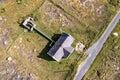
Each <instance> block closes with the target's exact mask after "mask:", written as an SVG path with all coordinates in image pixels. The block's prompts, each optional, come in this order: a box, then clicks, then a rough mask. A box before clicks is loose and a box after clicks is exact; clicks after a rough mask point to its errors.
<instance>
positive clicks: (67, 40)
mask: <svg viewBox="0 0 120 80" xmlns="http://www.w3.org/2000/svg"><path fill="white" fill-rule="evenodd" d="M73 41H74V38H73V37H72V36H71V35H68V34H66V33H62V34H61V36H60V38H59V39H58V40H57V41H56V43H55V44H54V45H53V47H52V48H51V49H50V50H49V52H48V53H47V54H48V55H50V56H51V57H52V58H53V59H55V60H56V61H60V60H61V59H62V57H64V58H67V57H68V56H69V55H70V53H72V52H73V50H74V48H73V47H71V44H72V43H73Z"/></svg>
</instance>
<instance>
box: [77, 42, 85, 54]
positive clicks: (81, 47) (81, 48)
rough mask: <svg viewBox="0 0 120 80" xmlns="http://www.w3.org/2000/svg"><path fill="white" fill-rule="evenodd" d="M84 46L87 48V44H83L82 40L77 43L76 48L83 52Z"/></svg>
mask: <svg viewBox="0 0 120 80" xmlns="http://www.w3.org/2000/svg"><path fill="white" fill-rule="evenodd" d="M84 48H85V45H84V44H82V43H81V42H79V43H77V44H76V47H75V50H76V51H81V52H82V51H83V50H84Z"/></svg>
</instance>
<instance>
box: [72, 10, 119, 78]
mask: <svg viewBox="0 0 120 80" xmlns="http://www.w3.org/2000/svg"><path fill="white" fill-rule="evenodd" d="M119 19H120V11H119V12H118V13H117V14H116V16H115V17H114V18H113V20H112V21H111V23H110V24H109V25H108V27H107V28H106V30H105V32H104V33H103V34H102V36H101V37H100V38H99V40H98V41H97V42H96V43H94V44H93V46H91V47H90V48H88V50H87V51H86V52H85V53H86V54H87V55H88V57H87V58H86V59H85V61H83V62H82V63H81V64H80V65H79V66H78V70H77V73H76V75H75V77H74V80H81V79H82V78H83V76H84V75H85V73H86V72H87V71H88V69H89V68H90V66H91V64H92V63H93V61H94V59H95V58H96V56H97V54H98V53H99V52H100V50H101V49H102V46H103V44H104V43H105V41H106V40H107V38H108V36H109V35H110V33H111V32H112V30H113V29H114V28H115V26H116V24H117V23H118V21H119Z"/></svg>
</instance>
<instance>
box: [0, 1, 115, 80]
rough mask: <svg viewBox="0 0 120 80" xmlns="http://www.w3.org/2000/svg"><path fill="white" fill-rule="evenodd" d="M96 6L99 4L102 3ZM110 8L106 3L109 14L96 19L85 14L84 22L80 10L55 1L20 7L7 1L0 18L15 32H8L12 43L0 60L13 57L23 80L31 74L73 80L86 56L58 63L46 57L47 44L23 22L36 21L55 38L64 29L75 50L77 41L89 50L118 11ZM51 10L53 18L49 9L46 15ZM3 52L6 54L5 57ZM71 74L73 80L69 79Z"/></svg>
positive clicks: (43, 78)
mask: <svg viewBox="0 0 120 80" xmlns="http://www.w3.org/2000/svg"><path fill="white" fill-rule="evenodd" d="M69 1H70V0H69ZM100 4H102V5H106V4H107V3H104V2H101V3H100ZM96 5H99V3H97V4H96ZM96 5H95V6H96ZM109 6H110V5H108V4H107V7H106V10H108V11H107V12H106V13H105V14H104V15H103V16H100V17H96V16H93V15H91V13H89V11H86V10H85V11H84V13H87V15H88V16H87V18H86V19H84V18H82V16H81V15H80V16H79V14H81V13H79V12H80V11H79V10H78V9H79V8H77V7H76V6H73V7H75V9H73V11H72V10H71V9H69V8H68V7H67V6H65V5H62V4H60V3H59V1H58V2H57V1H56V0H53V2H52V0H36V1H33V0H31V1H30V0H24V1H23V0H22V2H21V4H17V2H16V1H6V3H4V4H1V5H0V7H1V8H0V15H1V16H6V17H7V21H6V22H5V21H3V22H2V26H5V27H4V28H3V29H5V28H11V29H12V30H11V32H10V33H9V38H10V40H11V43H10V45H8V46H7V47H8V48H7V49H3V51H2V52H0V57H2V58H1V59H2V61H3V62H6V60H5V59H6V57H8V56H11V57H12V58H13V62H14V63H15V65H16V69H17V70H18V73H19V74H20V75H21V76H23V77H24V78H25V76H27V75H28V74H29V73H31V74H33V76H34V80H64V79H67V80H70V79H72V78H73V76H74V75H75V72H76V69H77V66H78V64H80V63H81V61H82V60H84V59H85V57H82V58H80V59H79V60H77V59H78V57H79V56H80V55H83V54H82V53H81V54H79V53H77V52H76V51H74V52H73V53H72V54H71V56H70V57H69V58H68V59H62V61H61V62H59V63H58V62H56V61H54V60H53V59H52V58H51V57H50V56H48V55H46V53H47V51H48V49H49V47H48V45H49V44H48V41H47V40H46V39H45V38H43V37H42V36H41V35H39V34H37V33H36V32H34V31H33V32H26V33H24V32H23V28H22V27H21V26H20V23H21V22H22V20H24V19H25V18H27V17H28V16H31V17H33V18H34V22H35V24H36V25H37V26H36V27H37V28H38V29H39V30H41V31H42V32H44V33H45V34H46V35H48V36H49V37H53V35H54V34H61V31H60V29H62V31H64V32H67V33H69V34H71V35H72V36H73V37H74V38H75V41H74V43H73V47H75V46H76V43H77V42H82V43H84V44H85V45H86V48H88V47H89V45H90V44H91V42H93V39H97V38H96V36H97V35H99V34H100V32H101V31H102V29H103V28H105V27H106V24H108V23H109V21H110V20H111V18H112V16H113V15H114V14H112V13H113V12H114V11H115V10H114V8H113V7H112V8H111V9H110V8H109ZM48 8H50V11H51V10H54V9H55V11H53V12H54V15H53V16H51V15H50V13H49V12H50V11H49V10H48V12H47V9H48ZM81 10H83V9H81ZM108 12H110V13H108ZM59 13H61V14H62V15H63V17H62V18H61V17H60V16H58V15H59ZM82 14H83V13H82ZM85 15H86V14H85ZM106 15H109V16H111V18H110V19H108V17H109V16H107V17H106ZM54 16H55V17H54ZM56 16H57V17H56ZM89 18H90V19H89ZM91 18H95V20H97V19H98V21H96V22H94V21H91ZM87 19H88V20H87ZM65 21H68V22H69V24H67V22H66V24H65V26H63V27H62V25H61V22H65ZM98 25H99V27H98ZM0 32H1V31H0ZM8 40H9V39H8ZM34 49H36V52H33V50H34ZM3 52H4V53H7V54H5V55H4V54H2V53H3ZM3 67H5V66H3ZM0 70H1V69H0ZM24 72H25V73H24ZM70 75H71V77H69V76H70Z"/></svg>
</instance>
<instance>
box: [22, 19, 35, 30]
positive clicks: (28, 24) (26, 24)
mask: <svg viewBox="0 0 120 80" xmlns="http://www.w3.org/2000/svg"><path fill="white" fill-rule="evenodd" d="M23 26H24V27H25V28H27V29H28V30H30V31H32V30H33V29H34V28H35V27H36V25H35V24H34V23H33V18H31V17H28V18H27V19H26V20H25V21H24V22H23Z"/></svg>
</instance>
